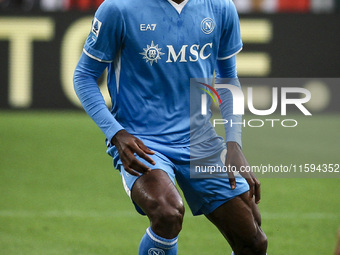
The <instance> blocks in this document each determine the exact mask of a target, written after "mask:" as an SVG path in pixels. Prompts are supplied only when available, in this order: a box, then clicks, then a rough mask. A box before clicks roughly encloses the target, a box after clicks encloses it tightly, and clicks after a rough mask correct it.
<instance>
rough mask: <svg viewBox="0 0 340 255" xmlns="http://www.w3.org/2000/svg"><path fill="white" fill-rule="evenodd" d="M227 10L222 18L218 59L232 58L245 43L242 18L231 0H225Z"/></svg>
mask: <svg viewBox="0 0 340 255" xmlns="http://www.w3.org/2000/svg"><path fill="white" fill-rule="evenodd" d="M225 1H226V5H225V10H224V12H223V19H222V33H221V39H220V47H219V51H218V59H219V60H224V59H228V58H231V57H232V56H234V55H236V54H237V53H238V52H240V51H241V50H242V47H243V43H242V40H241V32H240V20H239V17H238V14H237V11H236V8H235V5H234V3H233V2H232V1H231V0H225Z"/></svg>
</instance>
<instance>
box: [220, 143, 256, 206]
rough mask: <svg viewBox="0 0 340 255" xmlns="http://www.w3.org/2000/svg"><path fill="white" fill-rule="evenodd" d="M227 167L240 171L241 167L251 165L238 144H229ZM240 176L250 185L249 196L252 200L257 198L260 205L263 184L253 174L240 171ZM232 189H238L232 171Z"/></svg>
mask: <svg viewBox="0 0 340 255" xmlns="http://www.w3.org/2000/svg"><path fill="white" fill-rule="evenodd" d="M225 165H226V166H235V167H236V169H237V170H240V168H241V166H249V163H248V161H247V159H246V157H245V156H244V154H243V152H242V150H241V148H240V146H239V145H238V143H236V142H228V143H227V159H226V163H225ZM240 174H241V175H242V176H243V177H244V178H245V179H246V180H247V182H248V184H249V188H250V190H249V196H250V199H252V198H253V197H255V203H256V204H258V203H260V199H261V186H260V185H261V184H260V182H259V180H258V179H257V178H256V176H255V175H254V173H253V172H251V171H250V172H246V171H240ZM228 176H229V182H230V187H231V188H232V189H235V188H236V181H235V176H234V173H233V172H232V171H230V172H228Z"/></svg>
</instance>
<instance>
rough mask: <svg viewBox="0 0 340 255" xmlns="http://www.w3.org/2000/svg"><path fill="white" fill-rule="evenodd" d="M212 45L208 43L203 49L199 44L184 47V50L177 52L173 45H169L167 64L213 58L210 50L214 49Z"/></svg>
mask: <svg viewBox="0 0 340 255" xmlns="http://www.w3.org/2000/svg"><path fill="white" fill-rule="evenodd" d="M212 46H213V44H212V43H206V44H204V45H203V46H202V47H200V45H198V44H193V45H191V46H190V47H189V45H183V46H182V48H181V49H180V50H179V51H178V52H176V51H175V49H174V47H173V46H172V45H167V46H166V47H168V59H167V61H166V62H167V63H172V62H177V61H179V62H188V61H190V62H196V61H198V60H199V59H202V60H205V59H207V58H209V57H210V56H211V52H210V51H209V49H212Z"/></svg>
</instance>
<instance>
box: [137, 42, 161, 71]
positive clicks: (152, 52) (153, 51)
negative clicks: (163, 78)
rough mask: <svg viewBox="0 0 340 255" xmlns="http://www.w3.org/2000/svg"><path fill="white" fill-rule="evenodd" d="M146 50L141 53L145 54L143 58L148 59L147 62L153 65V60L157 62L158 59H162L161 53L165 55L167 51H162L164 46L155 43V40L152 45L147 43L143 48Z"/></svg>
mask: <svg viewBox="0 0 340 255" xmlns="http://www.w3.org/2000/svg"><path fill="white" fill-rule="evenodd" d="M143 50H144V52H141V53H139V54H141V55H143V59H145V60H146V63H148V62H149V63H150V65H151V66H152V64H153V62H156V63H157V60H159V59H161V55H164V54H165V53H163V52H161V50H162V48H158V44H156V45H155V44H154V42H153V41H152V42H151V45H147V46H146V48H143Z"/></svg>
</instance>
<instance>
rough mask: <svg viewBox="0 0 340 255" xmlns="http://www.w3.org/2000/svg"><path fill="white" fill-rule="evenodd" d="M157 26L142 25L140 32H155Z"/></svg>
mask: <svg viewBox="0 0 340 255" xmlns="http://www.w3.org/2000/svg"><path fill="white" fill-rule="evenodd" d="M156 26H157V24H140V26H139V29H140V31H155V30H156Z"/></svg>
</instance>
